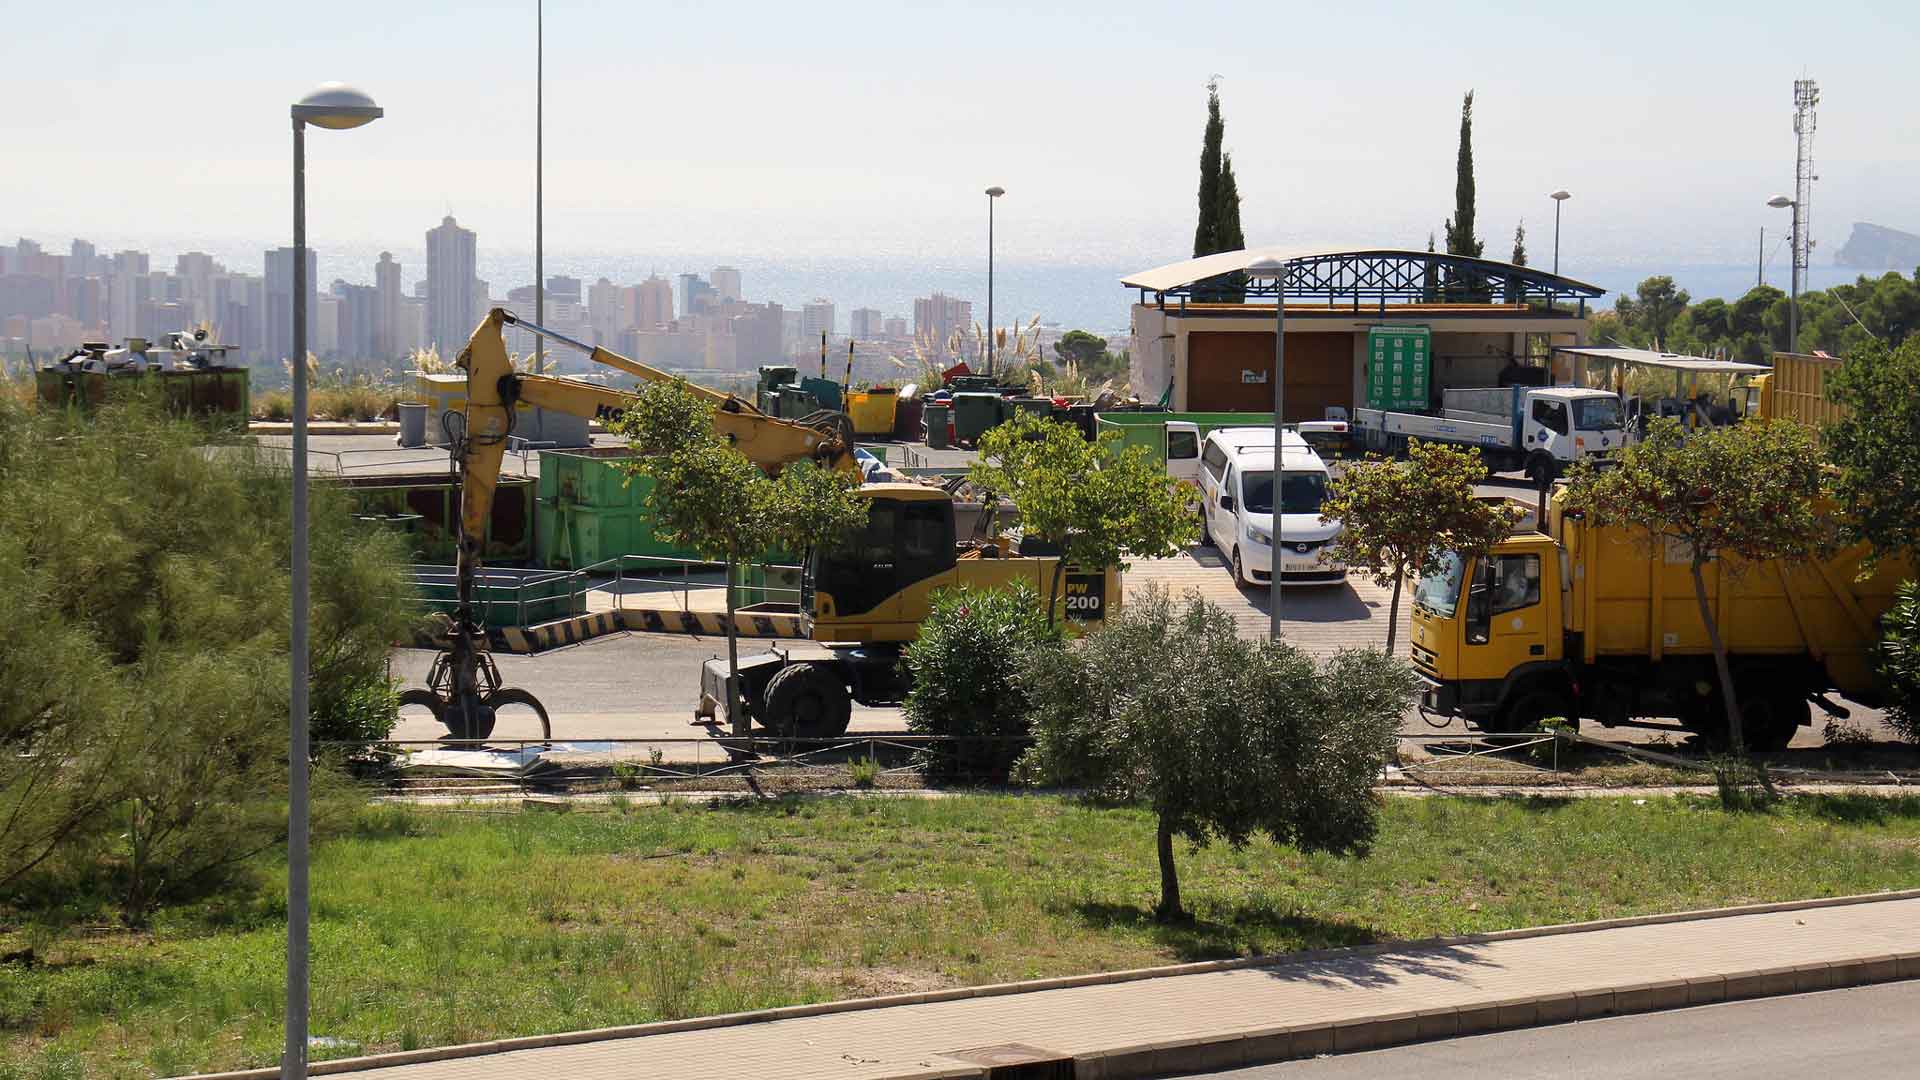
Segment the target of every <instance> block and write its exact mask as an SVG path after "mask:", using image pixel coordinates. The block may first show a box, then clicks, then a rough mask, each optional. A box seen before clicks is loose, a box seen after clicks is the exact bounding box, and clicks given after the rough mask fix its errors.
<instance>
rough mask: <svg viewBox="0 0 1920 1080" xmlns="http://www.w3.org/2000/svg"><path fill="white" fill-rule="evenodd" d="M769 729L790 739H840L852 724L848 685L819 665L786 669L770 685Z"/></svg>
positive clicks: (794, 666) (768, 703)
mask: <svg viewBox="0 0 1920 1080" xmlns="http://www.w3.org/2000/svg"><path fill="white" fill-rule="evenodd" d="M766 701H767V710H766V720H765V723H766V725H767V729H768V730H769V731H771V732H773V733H774V734H775V735H778V736H780V737H782V738H787V739H837V738H839V737H840V736H842V735H845V734H846V733H847V725H848V724H849V723H851V722H852V720H853V699H852V698H851V697H849V696H848V694H847V684H846V683H845V682H844V681H843V680H842V679H841V678H840V677H839V676H838V675H836V674H834V673H833V672H832V671H831V670H829V669H828V668H826V667H825V666H823V665H820V664H810V663H800V664H793V665H791V666H789V667H786V668H783V669H782V670H781V671H780V673H779V674H777V675H775V676H774V677H773V679H772V680H771V681H770V682H768V683H767V693H766Z"/></svg>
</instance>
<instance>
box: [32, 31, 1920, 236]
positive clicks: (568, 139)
mask: <svg viewBox="0 0 1920 1080" xmlns="http://www.w3.org/2000/svg"><path fill="white" fill-rule="evenodd" d="M0 12H4V14H5V22H4V24H5V25H6V26H8V27H9V28H10V38H11V40H10V44H11V46H12V47H11V48H9V49H8V50H7V63H6V70H7V86H8V95H7V96H8V103H7V106H6V109H5V112H4V116H5V119H4V120H0V134H3V135H4V146H5V154H4V160H5V161H6V162H7V167H6V168H4V169H3V170H0V230H10V231H11V232H12V233H23V234H26V235H30V236H36V237H38V238H39V239H41V240H43V241H45V242H49V243H51V244H59V245H61V246H64V244H65V241H66V239H67V238H68V237H69V236H71V235H74V234H76V233H78V234H80V235H84V236H87V237H90V238H92V239H94V240H95V241H96V242H98V243H100V244H102V245H103V246H107V247H118V246H123V245H126V244H133V243H139V244H146V245H149V246H153V247H155V248H156V252H157V253H158V252H159V251H164V250H168V249H167V248H166V247H165V246H164V244H165V240H166V239H168V238H178V240H179V242H180V246H186V245H188V244H195V243H200V244H204V245H206V246H209V247H212V248H214V249H216V250H218V249H219V248H220V247H221V246H223V245H224V246H228V247H230V248H232V249H235V250H247V249H253V250H257V248H258V247H259V246H261V245H264V244H267V243H283V242H286V241H287V238H288V237H289V236H290V226H289V224H288V221H287V219H288V207H289V202H290V193H289V182H288V153H289V149H288V146H289V137H288V121H287V105H288V104H289V103H290V102H292V101H293V100H294V99H296V98H297V97H299V96H300V95H301V94H302V93H303V92H305V91H306V90H307V89H308V88H309V87H311V86H312V85H313V84H315V83H318V82H321V81H323V80H328V79H343V80H346V81H350V82H354V83H357V84H359V85H360V86H362V87H364V88H365V89H367V90H368V91H370V92H371V93H372V94H373V95H374V96H375V97H376V98H377V99H378V100H379V101H380V103H381V104H382V105H384V106H385V107H386V109H387V117H386V119H384V120H381V121H379V122H377V123H375V124H373V125H372V126H370V127H367V128H364V129H361V130H358V131H353V132H345V133H336V132H324V131H322V132H314V133H312V134H311V135H310V136H309V141H308V151H309V154H308V156H309V169H310V171H309V201H310V227H311V236H312V242H313V243H314V244H315V245H316V246H319V247H322V248H325V247H327V246H329V245H335V246H338V245H346V244H352V245H387V246H393V247H403V246H404V247H408V248H414V247H417V246H418V245H419V244H420V243H421V240H420V236H421V233H422V232H423V231H424V230H425V229H426V228H428V227H430V226H432V225H434V224H436V223H437V222H438V220H439V218H440V216H441V215H442V214H443V213H444V212H446V210H447V209H448V208H449V207H450V208H451V209H452V211H453V212H454V214H456V215H457V216H458V218H459V219H460V222H461V223H462V224H463V225H466V226H468V227H471V228H474V229H477V230H478V231H479V233H480V239H481V244H482V245H483V247H492V248H495V249H496V250H502V249H530V248H531V246H532V211H531V203H532V157H533V81H534V80H533V71H534V67H533V27H534V20H533V5H532V3H531V2H530V0H529V2H525V3H511V4H507V3H487V2H470V3H460V4H452V3H419V2H413V3H409V2H404V0H380V2H372V0H328V2H327V3H324V4H307V3H288V2H284V0H267V2H262V0H245V2H233V0H196V2H194V3H191V4H187V3H155V2H153V0H140V2H137V3H135V2H123V0H89V2H86V3H69V4H51V3H47V2H45V0H31V2H26V0H0ZM322 12H324V13H325V16H324V17H323V16H322V14H321V13H322ZM1917 39H1920V5H1916V4H1914V3H1912V2H1911V0H1905V2H1885V3H1864V2H1847V0H1830V2H1826V3H1820V4H1795V5H1788V4H1782V3H1772V2H1767V0H1754V2H1748V3H1740V4H1731V3H1675V2H1673V0H1664V2H1660V3H1615V4H1606V5H1593V4H1581V5H1551V6H1550V5H1542V4H1528V5H1519V4H1490V3H1481V4H1465V3H1462V4H1434V3H1424V4H1418V5H1412V4H1409V5H1390V6H1381V5H1372V4H1367V3H1360V2H1349V3H1342V4H1279V3H1259V4H1254V3H1244V4H1221V3H1200V2H1191V0H1183V2H1181V3H1164V2H1163V3H1154V4H1146V3H1136V2H1133V0H1108V2H1105V3H1099V4H1093V3H1075V4H1072V5H1066V4H1049V5H1034V4H1031V3H1019V4H1013V3H995V2H980V0H974V2H968V3H963V4H961V3H956V4H930V3H914V2H912V0H906V2H894V3H885V4H866V3H847V2H840V3H835V2H826V3H815V4H796V3H792V2H790V0H784V2H779V3H773V2H762V0H733V2H718V3H714V2H709V3H678V2H654V3H645V4H636V3H598V4H590V3H585V2H572V0H549V2H548V3H547V12H546V55H547V63H546V72H547V89H546V110H547V112H546V115H547V133H546V140H547V249H548V251H549V253H553V252H555V251H558V250H568V251H572V252H583V253H584V252H625V253H646V254H659V255H663V256H671V255H673V254H675V253H680V252H699V253H703V254H724V253H726V252H730V251H738V252H741V253H742V254H743V255H745V254H752V255H755V256H758V257H762V258H767V257H771V258H779V257H784V256H792V257H799V256H803V255H808V254H811V255H818V256H830V257H849V256H854V257H858V256H862V255H866V254H874V255H879V256H887V257H901V256H929V257H939V258H953V257H959V256H963V255H968V254H971V253H974V252H977V251H979V250H980V249H981V248H982V247H983V245H984V237H983V235H982V233H983V232H984V216H985V207H984V206H983V205H982V204H983V203H984V202H985V198H984V196H983V195H982V194H981V189H982V188H984V187H986V186H987V185H988V184H994V183H998V184H1002V185H1004V186H1005V187H1006V188H1007V189H1008V195H1007V196H1006V198H1005V199H1004V200H1002V201H1001V203H1000V207H999V210H1000V214H999V225H1000V228H999V244H1000V247H999V250H1000V252H1001V253H1002V255H1003V256H1005V257H1007V258H1008V259H1010V260H1046V259H1062V260H1079V261H1097V262H1118V263H1122V264H1130V263H1135V262H1137V263H1139V264H1140V265H1148V264H1153V263H1158V262H1162V261H1171V260H1173V259H1176V258H1179V257H1181V256H1184V255H1185V254H1186V253H1187V250H1188V249H1189V246H1190V244H1191V235H1192V228H1193V214H1194V208H1193V193H1194V184H1195V176H1196V172H1195V161H1196V157H1197V154H1198V151H1199V143H1200V130H1201V124H1202V120H1203V116H1204V109H1205V89H1204V85H1203V84H1204V83H1205V81H1206V79H1207V77H1208V76H1209V75H1211V74H1215V73H1217V74H1219V75H1220V76H1221V77H1222V82H1221V92H1222V96H1223V100H1224V103H1225V109H1226V118H1227V144H1228V149H1229V150H1230V151H1231V152H1232V154H1233V157H1234V164H1235V168H1236V171H1237V173H1238V175H1239V178H1240V189H1241V192H1242V195H1243V198H1244V212H1243V216H1244V220H1245V225H1246V233H1247V237H1248V239H1249V241H1250V242H1252V243H1256V244H1258V243H1264V242H1281V243H1293V242H1301V243H1344V242H1360V243H1406V244H1410V245H1413V244H1424V242H1425V239H1426V233H1427V231H1428V230H1429V229H1431V228H1437V227H1438V226H1439V224H1440V222H1441V220H1442V219H1443V218H1444V217H1445V216H1446V215H1447V214H1448V213H1449V212H1450V210H1451V208H1452V196H1453V154H1454V139H1455V131H1456V125H1457V118H1458V109H1459V104H1460V95H1461V93H1462V92H1463V91H1465V90H1466V89H1468V88H1469V87H1472V88H1474V89H1476V90H1477V98H1476V109H1475V121H1476V123H1475V132H1476V144H1475V149H1476V155H1477V164H1478V176H1479V211H1480V219H1481V231H1482V233H1483V235H1484V236H1485V238H1486V239H1487V241H1488V252H1489V253H1490V254H1498V255H1500V256H1501V257H1504V255H1505V252H1506V250H1507V247H1508V244H1509V242H1510V238H1511V235H1512V232H1513V227H1514V224H1515V222H1516V221H1517V220H1518V219H1520V218H1522V217H1524V218H1525V219H1526V221H1527V225H1528V229H1529V233H1530V239H1531V244H1530V246H1531V247H1532V249H1533V251H1534V252H1535V261H1542V255H1543V254H1544V253H1545V252H1546V251H1547V250H1548V249H1549V247H1550V245H1551V234H1552V217H1553V213H1552V211H1553V208H1552V204H1551V202H1549V201H1548V200H1547V198H1546V193H1547V192H1548V191H1551V190H1552V189H1554V188H1556V187H1563V186H1564V187H1567V188H1569V189H1571V190H1572V191H1573V193H1574V199H1573V200H1572V201H1571V202H1569V203H1568V204H1567V206H1566V214H1567V217H1566V230H1567V232H1566V242H1567V245H1568V250H1570V251H1571V250H1572V249H1573V248H1574V247H1575V246H1576V245H1577V246H1580V247H1583V248H1584V249H1585V250H1586V251H1587V252H1589V253H1592V254H1607V255H1611V256H1614V257H1625V256H1628V255H1640V254H1642V253H1646V254H1659V255H1661V256H1663V257H1665V256H1671V257H1675V258H1681V257H1690V258H1696V259H1699V258H1707V259H1711V258H1714V257H1726V258H1729V259H1735V260H1737V259H1744V258H1748V257H1750V256H1749V255H1748V254H1746V253H1747V252H1749V251H1751V245H1752V244H1753V238H1754V236H1755V231H1756V230H1757V229H1758V228H1759V227H1760V226H1761V225H1768V226H1773V227H1777V228H1779V229H1781V230H1782V231H1784V229H1785V226H1786V223H1787V221H1786V218H1787V215H1786V214H1785V213H1784V212H1780V211H1771V210H1768V209H1766V208H1765V207H1764V206H1763V203H1764V202H1765V200H1766V198H1767V197H1768V196H1770V195H1773V194H1775V193H1778V192H1783V191H1789V190H1790V187H1791V178H1792V166H1793V147H1794V144H1793V132H1792V127H1791V102H1792V80H1793V79H1794V78H1796V77H1797V76H1799V75H1801V74H1802V72H1803V71H1804V72H1805V73H1808V74H1811V75H1812V76H1813V77H1815V78H1817V79H1818V80H1819V81H1820V84H1821V89H1822V92H1823V95H1824V103H1823V105H1822V108H1821V111H1820V129H1819V138H1818V143H1817V150H1818V160H1819V168H1820V173H1821V176H1822V180H1821V183H1820V184H1819V185H1818V187H1817V188H1816V196H1815V211H1814V213H1815V231H1814V235H1815V236H1816V237H1817V238H1818V239H1819V240H1820V241H1821V242H1822V243H1823V245H1824V248H1825V250H1824V251H1821V252H1816V254H1815V260H1816V261H1817V262H1819V261H1830V260H1831V257H1832V252H1833V251H1834V250H1835V249H1837V248H1838V247H1839V245H1840V244H1841V243H1842V242H1843V241H1844V240H1845V236H1846V230H1847V227H1848V225H1849V224H1850V223H1851V222H1852V221H1854V220H1858V219H1866V220H1873V221H1877V222H1880V223H1883V224H1887V225H1892V226H1895V227H1903V228H1906V229H1909V230H1913V231H1920V40H1917ZM6 239H8V240H10V239H11V235H7V236H6Z"/></svg>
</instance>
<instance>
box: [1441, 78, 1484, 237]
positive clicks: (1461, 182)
mask: <svg viewBox="0 0 1920 1080" xmlns="http://www.w3.org/2000/svg"><path fill="white" fill-rule="evenodd" d="M1474 213H1475V211H1474V184H1473V91H1471V90H1469V91H1467V96H1466V97H1465V98H1464V99H1462V100H1461V102H1460V148H1459V151H1458V152H1457V154H1456V155H1455V158H1454V175H1453V216H1452V217H1450V218H1448V219H1447V254H1449V255H1465V256H1468V257H1469V258H1474V259H1477V258H1479V257H1480V252H1481V251H1482V250H1484V249H1485V248H1486V244H1485V243H1484V242H1483V241H1481V240H1480V239H1479V238H1477V237H1475V236H1474V235H1473V230H1474Z"/></svg>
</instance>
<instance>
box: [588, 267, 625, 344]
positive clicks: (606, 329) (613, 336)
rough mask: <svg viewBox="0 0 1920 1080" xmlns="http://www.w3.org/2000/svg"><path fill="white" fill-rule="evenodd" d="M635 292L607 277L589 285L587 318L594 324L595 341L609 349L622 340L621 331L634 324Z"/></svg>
mask: <svg viewBox="0 0 1920 1080" xmlns="http://www.w3.org/2000/svg"><path fill="white" fill-rule="evenodd" d="M633 301H634V292H633V290H632V289H623V288H621V287H620V286H618V285H615V284H614V283H613V282H611V281H608V280H607V279H606V278H601V279H600V280H599V281H596V282H594V283H593V284H592V285H589V286H588V287H587V319H588V321H589V322H590V323H591V324H592V325H593V343H594V344H595V345H599V346H602V347H605V348H608V349H611V348H613V346H614V343H615V342H617V341H619V340H620V331H622V330H625V329H626V328H627V327H629V326H632V325H633V308H634V304H633Z"/></svg>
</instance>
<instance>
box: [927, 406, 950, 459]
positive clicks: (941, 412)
mask: <svg viewBox="0 0 1920 1080" xmlns="http://www.w3.org/2000/svg"><path fill="white" fill-rule="evenodd" d="M947 409H948V406H947V403H946V402H944V401H929V402H927V403H926V405H925V407H923V408H922V409H921V410H920V415H921V417H922V418H924V419H925V421H926V424H927V449H929V450H945V449H946V448H947V447H949V446H951V445H953V444H952V443H951V442H949V441H948V439H947V429H948V423H947V420H948V416H947Z"/></svg>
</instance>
